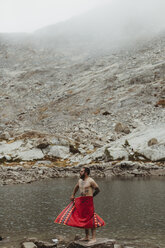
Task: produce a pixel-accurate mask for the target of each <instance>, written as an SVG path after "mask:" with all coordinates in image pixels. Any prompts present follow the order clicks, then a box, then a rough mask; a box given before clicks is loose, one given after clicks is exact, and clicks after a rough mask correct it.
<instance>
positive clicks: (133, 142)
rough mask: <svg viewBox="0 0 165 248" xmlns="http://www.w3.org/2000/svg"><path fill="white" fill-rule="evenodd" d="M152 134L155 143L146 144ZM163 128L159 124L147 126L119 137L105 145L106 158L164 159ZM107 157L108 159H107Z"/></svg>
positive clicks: (164, 132) (164, 139)
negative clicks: (110, 143)
mask: <svg viewBox="0 0 165 248" xmlns="http://www.w3.org/2000/svg"><path fill="white" fill-rule="evenodd" d="M153 136H154V137H155V140H157V143H155V144H153V145H152V146H148V141H150V140H152V138H153ZM164 147H165V128H164V126H163V125H160V126H147V127H144V128H143V129H142V130H141V129H139V130H135V131H134V132H132V133H131V134H129V135H127V136H125V137H122V138H120V139H119V140H117V141H115V142H113V143H112V145H110V146H109V147H107V146H106V147H105V158H106V160H108V161H110V160H121V159H124V160H141V161H153V162H157V161H165V149H164ZM107 158H108V159H107Z"/></svg>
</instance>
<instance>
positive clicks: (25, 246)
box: [21, 242, 37, 248]
mask: <svg viewBox="0 0 165 248" xmlns="http://www.w3.org/2000/svg"><path fill="white" fill-rule="evenodd" d="M21 247H22V248H37V246H36V245H35V244H34V243H33V242H24V243H23V244H22V246H21Z"/></svg>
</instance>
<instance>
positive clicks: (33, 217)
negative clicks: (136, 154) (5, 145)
mask: <svg viewBox="0 0 165 248" xmlns="http://www.w3.org/2000/svg"><path fill="white" fill-rule="evenodd" d="M76 182H77V179H76V178H65V179H64V178H62V179H61V178H60V179H49V180H43V181H39V182H35V183H32V184H26V185H22V184H20V185H8V186H2V187H0V236H3V237H10V242H13V243H14V242H18V241H20V240H21V239H22V238H23V237H37V238H39V239H41V240H44V239H46V240H51V239H52V238H56V235H62V236H65V237H66V238H67V237H69V238H74V236H75V234H82V236H83V230H81V229H77V228H73V227H68V226H63V225H58V224H54V219H55V218H56V216H57V215H58V214H59V213H60V212H61V211H62V209H63V208H65V207H66V206H67V205H68V204H69V202H70V200H69V198H70V195H71V193H72V191H73V188H74V185H75V183H76ZM96 182H97V183H98V184H99V186H100V189H101V192H100V193H99V195H97V196H96V197H95V198H94V202H95V210H96V213H98V214H99V215H100V216H101V217H102V218H103V219H104V220H105V222H106V226H105V227H102V228H100V229H98V230H97V237H107V238H113V239H116V240H119V241H127V242H128V243H129V242H130V243H131V242H132V243H136V244H138V243H139V244H140V243H142V244H144V246H143V247H149V246H148V245H149V244H151V245H153V247H154V245H159V246H160V247H161V248H164V247H165V178H147V179H146V178H133V179H121V178H117V179H104V178H102V179H96ZM145 245H146V246H145ZM0 246H1V243H0ZM5 246H6V244H5Z"/></svg>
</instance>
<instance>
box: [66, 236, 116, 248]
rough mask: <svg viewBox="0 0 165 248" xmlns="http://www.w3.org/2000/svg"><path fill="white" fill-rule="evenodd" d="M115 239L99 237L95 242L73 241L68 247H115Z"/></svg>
mask: <svg viewBox="0 0 165 248" xmlns="http://www.w3.org/2000/svg"><path fill="white" fill-rule="evenodd" d="M115 242H116V241H115V240H111V239H106V238H98V239H97V240H96V242H95V243H94V244H91V245H90V244H88V242H86V241H74V242H71V243H70V244H69V245H68V246H67V248H86V247H88V248H90V247H91V248H114V244H115Z"/></svg>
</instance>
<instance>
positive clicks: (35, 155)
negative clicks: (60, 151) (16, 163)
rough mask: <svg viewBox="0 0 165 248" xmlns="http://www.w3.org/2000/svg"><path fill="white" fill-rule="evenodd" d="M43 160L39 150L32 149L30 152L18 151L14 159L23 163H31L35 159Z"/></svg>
mask: <svg viewBox="0 0 165 248" xmlns="http://www.w3.org/2000/svg"><path fill="white" fill-rule="evenodd" d="M42 158H44V154H43V152H42V151H41V150H40V149H37V148H34V149H31V150H27V151H26V150H25V151H18V152H17V156H16V157H15V159H19V160H23V161H33V160H37V159H42Z"/></svg>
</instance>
